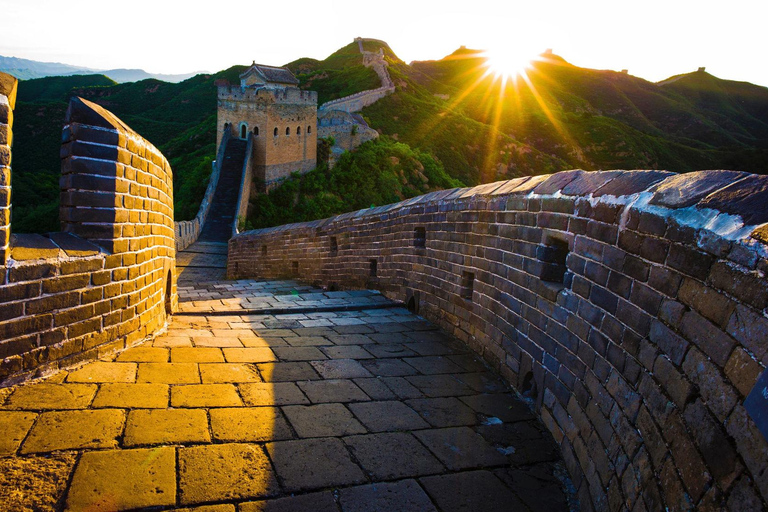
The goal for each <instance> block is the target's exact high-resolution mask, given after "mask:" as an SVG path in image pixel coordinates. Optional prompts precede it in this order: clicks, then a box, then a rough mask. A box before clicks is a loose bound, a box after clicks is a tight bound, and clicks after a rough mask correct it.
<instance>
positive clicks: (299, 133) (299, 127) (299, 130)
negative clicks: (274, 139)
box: [296, 126, 301, 135]
mask: <svg viewBox="0 0 768 512" xmlns="http://www.w3.org/2000/svg"><path fill="white" fill-rule="evenodd" d="M296 135H301V126H297V127H296Z"/></svg>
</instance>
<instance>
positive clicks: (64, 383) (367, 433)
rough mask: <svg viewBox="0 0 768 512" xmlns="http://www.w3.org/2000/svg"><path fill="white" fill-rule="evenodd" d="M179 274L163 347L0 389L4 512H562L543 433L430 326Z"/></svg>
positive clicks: (309, 295) (378, 301)
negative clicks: (151, 511) (147, 511)
mask: <svg viewBox="0 0 768 512" xmlns="http://www.w3.org/2000/svg"><path fill="white" fill-rule="evenodd" d="M182 270H183V272H182V275H181V277H180V279H179V290H180V299H181V314H177V315H175V316H174V319H173V322H172V324H171V325H170V326H169V329H168V331H167V334H164V335H161V336H159V337H157V338H156V339H154V340H153V341H152V342H148V343H146V344H145V345H142V346H138V347H135V348H132V349H129V350H126V351H125V352H123V353H122V354H120V355H119V356H118V357H116V358H115V359H114V360H110V359H105V360H102V361H96V362H92V363H88V364H85V365H84V366H82V367H80V368H78V369H75V370H73V371H69V372H66V371H62V372H60V373H58V374H56V375H55V376H53V377H50V378H48V379H46V380H44V381H41V382H35V383H31V384H27V385H22V386H18V387H15V388H10V389H3V390H0V404H2V407H1V408H0V457H2V458H0V503H3V504H4V505H3V506H4V507H5V508H3V506H0V509H2V510H50V509H55V510H61V509H69V510H126V509H141V508H146V507H158V508H159V509H177V508H195V507H198V508H197V510H205V511H208V512H211V511H215V512H234V511H235V510H238V511H243V512H250V511H262V510H269V511H317V512H322V511H335V512H339V511H343V512H352V511H420V512H421V511H430V510H442V511H446V512H447V511H472V510H478V511H479V510H482V511H497V510H498V511H501V510H542V511H553V510H568V503H567V500H566V494H565V493H564V491H563V489H564V486H563V482H562V481H561V479H562V478H564V477H565V474H566V472H565V470H564V467H563V465H562V461H561V460H560V455H559V452H558V449H557V446H556V445H555V443H554V441H553V440H552V439H551V437H550V436H549V434H548V433H547V432H546V430H545V429H544V427H543V425H542V424H541V423H540V422H539V421H538V420H536V419H535V418H534V416H533V415H532V414H531V412H530V410H529V409H528V407H527V405H526V404H525V403H523V402H522V401H520V400H519V399H517V398H515V396H514V395H513V394H512V393H511V392H510V391H509V389H508V388H507V386H505V385H504V383H503V382H502V381H501V380H500V379H499V378H498V377H497V376H496V375H494V374H493V373H491V372H490V371H489V370H488V369H487V368H486V367H485V366H484V365H483V364H481V363H480V362H479V361H478V360H477V359H476V358H475V357H473V355H472V354H471V353H470V352H469V351H468V349H467V348H466V347H464V346H462V345H461V344H459V343H458V342H456V341H455V340H453V339H450V338H448V337H446V336H444V335H443V334H441V333H440V332H439V331H437V330H436V329H435V328H434V327H433V326H432V325H431V324H429V323H427V322H425V321H424V320H422V319H421V318H419V317H416V316H414V315H412V314H410V313H409V312H408V311H407V310H405V309H403V308H401V307H399V306H398V305H397V304H393V303H390V302H388V301H387V300H386V299H385V298H384V297H382V296H381V295H379V294H378V293H376V292H367V291H362V292H352V293H349V292H323V290H320V289H316V288H311V287H309V286H306V285H301V284H299V283H297V282H292V281H277V282H258V281H234V282H222V281H217V278H218V276H219V275H220V271H218V270H216V269H215V267H214V268H210V269H209V270H208V271H204V270H202V269H201V268H197V270H194V271H193V272H186V270H184V269H182ZM185 272H186V275H185ZM270 308H273V310H275V311H278V312H279V313H278V314H274V313H270V311H269V310H270ZM290 308H293V309H294V310H295V311H301V312H291V311H288V312H283V311H285V310H287V309H290ZM313 308H314V312H313ZM253 311H258V312H255V313H254V312H253ZM201 505H207V506H205V507H201Z"/></svg>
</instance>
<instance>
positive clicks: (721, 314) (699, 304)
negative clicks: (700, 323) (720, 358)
mask: <svg viewBox="0 0 768 512" xmlns="http://www.w3.org/2000/svg"><path fill="white" fill-rule="evenodd" d="M678 300H680V302H682V303H683V304H686V305H688V306H690V307H692V308H694V309H695V310H696V311H698V312H699V313H701V314H702V316H704V317H705V318H708V319H709V320H711V321H712V322H714V323H715V324H717V325H719V326H720V327H725V325H726V323H727V322H728V319H729V318H730V316H731V313H732V312H733V309H734V307H735V306H736V304H735V303H734V302H733V301H731V300H730V299H728V297H726V296H725V295H723V294H722V293H719V292H717V291H716V290H713V289H712V288H710V287H709V286H706V285H704V284H703V283H701V282H700V281H696V280H694V279H689V278H686V279H684V280H683V284H682V286H681V287H680V290H679V294H678Z"/></svg>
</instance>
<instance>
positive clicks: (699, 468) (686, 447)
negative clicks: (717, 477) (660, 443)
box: [662, 411, 711, 502]
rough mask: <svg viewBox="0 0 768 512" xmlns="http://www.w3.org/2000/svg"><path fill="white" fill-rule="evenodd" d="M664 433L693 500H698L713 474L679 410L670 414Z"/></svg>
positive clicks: (676, 465)
mask: <svg viewBox="0 0 768 512" xmlns="http://www.w3.org/2000/svg"><path fill="white" fill-rule="evenodd" d="M662 433H663V435H664V437H665V438H666V439H667V442H668V443H669V446H670V450H671V451H672V457H674V460H675V467H676V468H677V470H678V471H680V475H681V476H682V477H683V483H684V484H685V487H686V488H687V489H688V492H689V494H690V495H691V498H692V499H693V501H694V502H697V501H698V500H699V498H701V496H702V495H703V494H704V491H705V490H706V488H707V486H708V484H709V482H710V480H711V476H710V474H709V472H708V471H707V467H706V465H705V464H704V461H703V460H702V458H701V455H699V452H698V450H696V447H695V446H694V444H693V442H692V440H691V438H690V436H689V435H688V432H687V431H686V429H685V424H684V423H683V421H682V419H681V418H680V414H679V413H678V412H677V411H673V412H672V413H671V414H670V415H669V417H668V418H667V421H666V422H665V424H664V425H663V430H662Z"/></svg>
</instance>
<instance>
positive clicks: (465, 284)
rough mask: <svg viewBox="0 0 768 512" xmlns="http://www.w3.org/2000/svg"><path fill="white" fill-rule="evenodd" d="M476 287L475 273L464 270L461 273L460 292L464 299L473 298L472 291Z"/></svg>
mask: <svg viewBox="0 0 768 512" xmlns="http://www.w3.org/2000/svg"><path fill="white" fill-rule="evenodd" d="M474 288H475V274H474V273H473V272H466V271H464V272H463V273H462V274H461V291H460V292H459V294H460V295H461V298H462V299H467V300H472V293H473V292H474Z"/></svg>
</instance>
